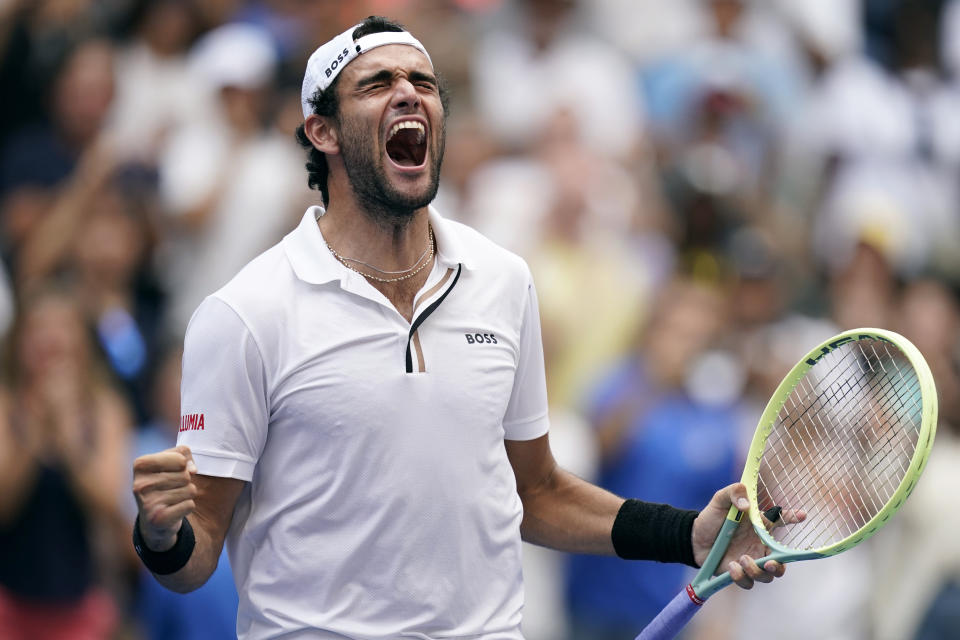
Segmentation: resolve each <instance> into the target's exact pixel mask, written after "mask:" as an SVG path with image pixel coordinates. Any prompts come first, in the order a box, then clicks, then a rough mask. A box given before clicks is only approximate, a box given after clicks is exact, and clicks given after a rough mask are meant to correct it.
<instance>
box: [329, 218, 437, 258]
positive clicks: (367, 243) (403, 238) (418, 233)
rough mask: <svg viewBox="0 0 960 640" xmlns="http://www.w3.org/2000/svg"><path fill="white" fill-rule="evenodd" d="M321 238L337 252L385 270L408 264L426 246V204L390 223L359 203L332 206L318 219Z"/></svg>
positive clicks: (427, 226)
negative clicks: (361, 206)
mask: <svg viewBox="0 0 960 640" xmlns="http://www.w3.org/2000/svg"><path fill="white" fill-rule="evenodd" d="M318 224H319V225H320V232H321V233H322V234H323V238H324V240H326V241H327V243H329V244H330V246H331V247H333V248H334V249H335V250H336V251H337V253H339V254H341V255H343V256H347V257H349V258H353V259H355V260H362V261H363V262H366V263H369V264H371V265H373V266H375V267H376V268H377V269H381V270H384V271H398V270H401V269H406V268H408V267H409V266H410V265H411V264H413V263H414V262H415V261H416V260H417V259H418V258H419V257H421V256H422V255H423V252H424V249H426V248H427V238H428V235H429V233H428V228H429V220H428V214H427V208H426V207H423V208H421V209H418V210H416V211H414V212H413V213H412V214H410V216H409V217H408V218H403V219H398V220H397V222H396V223H394V224H389V223H387V222H386V221H385V220H384V219H383V218H382V217H380V216H375V215H370V214H369V213H367V212H366V211H364V210H362V209H360V208H358V207H344V206H340V207H337V206H334V205H332V204H331V206H330V207H328V209H327V212H326V213H325V214H324V215H323V217H321V218H320V220H319V221H318Z"/></svg>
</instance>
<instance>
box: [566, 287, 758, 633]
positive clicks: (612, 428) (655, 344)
mask: <svg viewBox="0 0 960 640" xmlns="http://www.w3.org/2000/svg"><path fill="white" fill-rule="evenodd" d="M724 317H725V309H724V302H723V298H722V296H721V295H720V293H719V292H718V291H715V290H711V289H708V288H706V287H704V286H703V285H699V284H695V283H693V282H691V281H689V280H682V279H681V280H677V281H676V282H673V283H671V284H670V285H668V286H667V288H666V289H665V290H664V291H663V293H662V294H661V295H660V296H659V297H658V298H657V300H656V304H655V305H654V311H653V315H652V317H651V319H650V324H649V326H648V327H647V329H646V331H645V333H644V336H643V339H642V341H641V343H640V344H639V345H638V346H637V348H636V349H635V350H634V351H633V352H632V353H629V354H627V355H626V357H624V359H623V360H621V361H620V362H619V363H617V364H616V366H615V367H613V368H612V369H611V370H610V371H608V372H607V373H606V374H605V375H604V376H602V377H601V378H600V379H599V381H598V382H597V384H596V387H595V390H594V392H593V394H592V395H591V396H590V398H589V400H588V409H587V414H588V416H589V418H590V421H591V423H592V424H593V427H594V429H595V432H594V433H595V437H596V439H597V443H598V445H599V447H598V448H599V451H600V456H601V463H600V471H599V477H598V484H599V485H600V486H602V487H604V488H606V489H609V490H610V491H613V492H614V493H617V494H627V495H629V494H633V493H636V492H643V494H644V495H648V496H651V499H652V500H654V501H657V502H670V503H671V504H681V505H696V504H699V503H700V502H702V501H703V500H704V498H709V496H710V495H711V494H712V493H713V487H715V486H717V485H718V484H724V483H727V482H730V481H731V480H732V479H733V478H734V476H735V474H736V466H737V465H738V463H739V456H738V453H739V452H738V441H737V440H738V435H739V428H740V422H741V420H742V415H741V414H740V407H739V403H738V400H739V393H740V389H739V388H738V382H737V381H738V379H740V380H741V381H742V374H740V373H739V372H738V369H737V364H736V363H735V362H734V361H732V359H731V357H730V356H729V355H725V354H724V355H721V353H720V352H719V351H716V345H718V344H720V343H721V341H722V338H723V336H724V333H725V330H726V329H725V322H724ZM708 354H709V355H708ZM688 578H689V576H688V574H687V570H686V569H685V568H683V567H674V566H669V565H664V564H654V563H648V562H643V563H633V564H629V563H618V562H615V561H610V559H609V558H600V557H587V556H573V557H572V559H571V562H570V571H569V575H568V594H569V605H570V613H571V616H572V627H573V631H572V635H571V638H572V639H573V640H607V639H610V640H613V639H621V638H624V637H630V635H631V634H636V633H637V630H639V629H642V628H643V627H644V625H646V624H647V623H648V622H649V621H650V620H651V619H652V618H653V617H654V616H656V614H657V613H658V612H659V611H660V609H661V608H662V607H663V606H665V605H666V604H667V602H669V601H670V599H671V598H673V596H674V595H676V592H677V591H678V590H679V589H680V588H681V587H682V585H683V581H684V580H686V579H688Z"/></svg>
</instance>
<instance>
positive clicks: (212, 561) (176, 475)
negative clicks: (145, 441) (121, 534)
mask: <svg viewBox="0 0 960 640" xmlns="http://www.w3.org/2000/svg"><path fill="white" fill-rule="evenodd" d="M188 465H189V466H188ZM133 469H134V476H133V494H134V496H135V497H136V499H137V506H138V507H139V515H140V533H141V535H142V536H143V539H144V541H145V542H146V544H147V547H149V548H150V549H152V550H153V551H166V550H167V549H170V548H171V547H172V546H173V545H174V543H175V542H176V539H177V532H178V531H179V530H180V526H181V521H182V518H183V517H184V516H186V517H187V518H188V520H189V521H190V524H191V526H192V527H193V533H194V536H195V538H196V546H195V547H194V549H193V553H192V555H191V556H190V560H189V561H188V562H187V564H186V565H185V566H184V567H183V568H182V569H180V570H179V571H177V572H176V573H171V574H168V575H157V574H154V577H155V578H156V579H157V581H158V582H159V583H160V584H162V585H163V586H165V587H166V588H168V589H170V590H171V591H176V592H178V593H187V592H189V591H193V590H194V589H197V588H199V587H200V586H202V585H203V583H205V582H206V581H207V579H209V578H210V575H211V574H212V573H213V571H214V569H216V568H217V561H218V560H219V558H220V552H221V551H222V550H223V540H224V538H225V537H226V535H227V530H228V529H229V528H230V522H231V520H232V519H233V509H234V506H235V505H236V503H237V499H238V498H239V496H240V492H241V491H242V490H243V486H244V484H245V483H244V481H243V480H237V479H236V478H217V477H213V476H202V475H198V474H197V473H196V466H195V465H194V463H193V458H192V457H191V455H190V449H189V448H188V447H186V446H183V445H181V446H179V447H176V448H174V449H168V450H167V451H162V452H160V453H156V454H152V455H148V456H142V457H140V458H137V460H136V461H135V462H134V466H133Z"/></svg>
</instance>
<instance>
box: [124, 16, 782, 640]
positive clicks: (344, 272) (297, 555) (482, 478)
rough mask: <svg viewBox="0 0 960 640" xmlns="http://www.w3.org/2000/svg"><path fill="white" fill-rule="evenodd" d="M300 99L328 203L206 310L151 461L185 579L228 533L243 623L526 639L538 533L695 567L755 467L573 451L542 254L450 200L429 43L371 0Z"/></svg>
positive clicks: (542, 539) (148, 488)
mask: <svg viewBox="0 0 960 640" xmlns="http://www.w3.org/2000/svg"><path fill="white" fill-rule="evenodd" d="M302 98H303V99H302V103H303V113H304V118H305V120H304V124H303V127H302V129H301V130H300V131H298V137H299V139H300V140H301V143H304V144H305V146H306V147H307V148H308V150H309V162H308V165H307V168H308V171H309V181H310V184H311V186H313V187H315V188H318V189H319V190H320V192H321V195H322V199H323V203H324V206H323V207H319V206H316V207H311V208H310V209H308V210H307V212H306V214H305V215H304V217H303V220H302V222H301V223H300V225H299V227H297V229H296V230H294V231H293V232H291V233H290V234H289V235H287V236H286V237H285V238H284V239H283V240H282V242H280V243H279V244H277V245H276V246H274V247H273V248H271V249H269V250H268V251H266V252H265V253H264V254H262V255H260V256H259V257H258V258H256V259H255V260H253V261H252V262H251V263H250V264H249V265H248V266H246V267H245V268H244V269H243V270H242V271H240V273H239V274H238V275H237V276H236V277H235V278H234V279H233V280H232V281H231V282H229V283H228V284H227V285H226V286H224V287H223V288H222V289H220V290H219V291H217V292H216V293H214V294H213V295H211V296H209V297H208V298H207V299H206V300H205V301H204V302H203V303H202V304H201V305H200V307H199V308H198V309H197V311H196V313H195V314H194V316H193V319H192V320H191V323H190V326H189V328H188V331H187V336H186V340H185V352H184V359H183V384H182V407H183V417H182V418H181V425H180V432H181V433H180V439H179V444H178V446H177V447H176V448H174V449H170V450H167V451H164V452H161V453H156V454H153V455H147V456H144V457H141V458H139V459H137V461H136V462H135V463H134V485H133V490H134V494H135V496H136V499H137V502H138V505H139V515H138V518H137V522H136V523H135V525H134V544H135V546H136V548H137V551H138V553H139V554H140V556H141V558H142V559H143V561H144V564H145V565H146V566H147V567H148V568H149V569H150V570H151V571H152V572H153V573H154V574H155V575H156V577H157V579H158V580H159V581H160V582H161V583H162V584H164V585H165V586H167V587H169V588H170V589H172V590H174V591H180V592H186V591H190V590H192V589H195V588H197V587H198V586H200V585H202V584H203V582H204V581H205V580H206V579H207V578H208V577H209V576H210V574H211V572H212V571H213V569H214V568H215V565H216V561H217V557H218V555H219V553H220V551H221V548H222V545H223V544H224V541H226V544H227V549H228V552H229V554H230V559H231V564H232V566H233V571H234V577H235V580H236V583H237V590H238V592H239V595H240V606H239V611H238V619H237V634H238V636H239V637H240V638H258V639H259V638H274V637H281V636H282V637H283V638H291V639H292V638H339V639H342V638H390V639H396V638H419V639H435V638H471V639H490V640H492V639H499V640H504V639H519V638H521V637H522V636H521V633H520V618H521V610H522V608H523V592H522V586H523V585H522V576H521V562H520V555H521V539H523V540H527V541H529V542H533V543H535V544H540V545H545V546H548V547H552V548H555V549H560V550H563V551H570V552H578V553H597V554H610V555H612V554H618V555H620V556H622V557H624V558H636V559H651V560H658V561H663V562H684V563H686V564H689V565H693V566H696V565H698V564H699V563H700V562H701V561H702V560H703V559H704V557H705V556H706V553H707V551H708V550H709V549H710V546H711V544H712V543H713V539H714V537H715V536H716V533H717V531H718V530H719V528H720V525H721V522H722V521H723V519H724V517H725V516H726V513H727V510H728V508H729V506H730V504H731V503H732V502H733V501H737V502H738V504H739V503H740V501H742V502H743V503H744V505H743V506H744V508H746V504H745V503H746V490H745V487H743V486H742V485H731V486H729V487H726V488H724V489H722V490H720V491H718V492H717V494H716V496H715V497H714V499H713V500H712V501H711V503H710V504H709V505H708V506H707V507H706V508H705V509H704V510H703V511H702V512H700V513H699V514H698V513H697V512H693V511H681V510H678V509H674V508H672V507H669V506H666V505H655V504H649V503H645V502H641V501H639V500H624V499H623V498H620V497H617V496H615V495H613V494H610V493H608V492H606V491H604V490H602V489H599V488H597V487H595V486H593V485H590V484H588V483H587V482H585V481H583V480H581V479H579V478H577V477H575V476H573V475H571V474H570V473H567V472H566V471H564V470H562V469H560V468H559V467H558V466H557V464H556V462H555V461H554V459H553V456H552V455H551V452H550V446H549V443H548V434H547V432H548V426H549V425H548V417H547V398H546V391H545V381H544V365H543V353H542V346H541V339H540V324H539V317H538V311H537V299H536V295H535V292H534V286H533V282H532V280H531V276H530V272H529V270H528V268H527V266H526V264H525V263H524V262H523V261H522V260H521V259H520V258H518V257H517V256H515V255H512V254H510V253H509V252H507V251H505V250H504V249H501V248H500V247H498V246H496V245H494V244H492V243H491V242H489V241H488V240H486V239H485V238H483V237H482V236H480V235H479V234H478V233H476V232H475V231H473V230H471V229H470V228H468V227H465V226H463V225H460V224H457V223H455V222H452V221H450V220H446V219H444V218H443V217H442V216H441V215H440V213H439V212H437V211H436V210H435V209H434V208H432V207H431V206H430V202H431V201H432V200H433V198H434V196H435V194H436V192H437V184H438V180H439V174H440V164H441V160H442V158H443V150H444V133H445V130H444V127H445V117H446V100H445V95H444V90H443V87H442V84H441V82H440V80H439V79H438V78H437V75H436V73H435V72H434V67H433V64H432V62H431V59H430V56H429V55H428V53H427V51H426V49H425V48H424V47H423V45H422V44H421V43H420V42H419V41H418V40H416V39H415V38H414V37H413V36H412V35H411V34H410V33H408V32H406V31H404V30H403V28H402V27H400V26H399V25H397V24H394V23H392V22H390V21H387V20H385V19H383V18H377V17H371V18H368V19H367V20H365V21H364V22H362V23H360V24H359V25H357V26H356V27H354V28H351V29H349V30H347V31H346V32H344V33H342V34H340V35H339V36H337V37H336V38H334V39H333V40H331V41H330V42H328V43H326V44H324V45H323V46H321V47H320V48H319V49H317V50H316V52H315V53H314V54H313V55H312V56H311V58H310V60H309V62H308V65H307V70H306V74H305V77H304V82H303V93H302ZM762 551H763V548H762V545H761V544H760V541H759V539H758V538H756V537H755V534H753V533H752V529H751V528H750V527H745V528H743V529H742V530H741V531H740V532H739V533H738V536H737V537H736V538H735V541H734V544H733V545H732V546H731V551H730V552H729V553H728V561H727V562H724V564H723V565H722V566H723V567H724V568H727V569H729V570H730V571H731V573H732V574H733V577H734V578H735V581H736V582H737V583H738V584H739V585H740V586H742V587H744V588H750V587H751V586H752V585H753V583H754V582H769V581H770V580H772V579H773V578H774V577H775V576H780V575H782V574H783V566H782V565H780V564H778V563H774V562H770V563H768V564H767V566H765V567H762V568H761V567H758V566H757V565H756V563H755V562H754V561H753V560H752V559H751V558H752V557H759V556H757V553H762ZM728 562H729V563H732V564H730V565H729V566H728Z"/></svg>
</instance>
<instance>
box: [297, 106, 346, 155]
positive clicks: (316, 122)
mask: <svg viewBox="0 0 960 640" xmlns="http://www.w3.org/2000/svg"><path fill="white" fill-rule="evenodd" d="M303 131H304V133H306V134H307V138H308V139H309V140H310V142H312V143H313V146H314V147H315V148H316V149H317V151H320V152H322V153H325V154H327V155H336V154H338V153H340V138H339V136H338V133H337V130H336V129H335V128H334V126H333V119H332V118H328V117H325V116H318V115H316V114H313V113H312V114H310V115H309V116H307V119H306V120H304V122H303Z"/></svg>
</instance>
